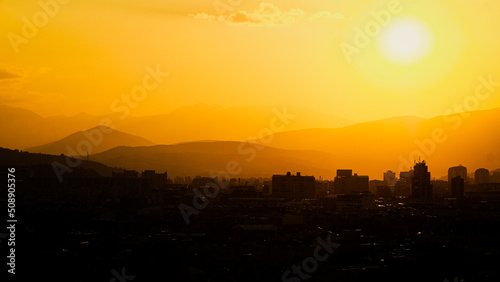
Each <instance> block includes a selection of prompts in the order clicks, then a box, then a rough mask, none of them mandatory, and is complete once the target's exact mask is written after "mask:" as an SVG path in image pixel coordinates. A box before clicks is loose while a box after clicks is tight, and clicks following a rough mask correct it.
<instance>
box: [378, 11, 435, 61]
mask: <svg viewBox="0 0 500 282" xmlns="http://www.w3.org/2000/svg"><path fill="white" fill-rule="evenodd" d="M433 45H434V38H433V34H432V32H431V31H430V28H429V27H428V26H427V25H426V24H424V23H423V22H421V21H419V20H417V19H413V18H402V19H395V20H394V21H393V22H392V23H391V24H390V25H389V26H388V27H387V28H386V29H385V30H384V32H383V33H382V34H381V36H380V37H379V41H378V49H379V52H380V53H381V54H382V55H383V56H384V58H385V59H387V60H389V61H391V62H393V63H396V64H403V65H407V64H414V63H418V62H420V61H421V60H423V59H425V58H426V57H427V56H428V55H429V54H430V52H431V51H432V49H433Z"/></svg>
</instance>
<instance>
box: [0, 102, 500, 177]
mask: <svg viewBox="0 0 500 282" xmlns="http://www.w3.org/2000/svg"><path fill="white" fill-rule="evenodd" d="M200 107H201V108H206V106H205V105H202V106H200ZM7 110H8V111H9V110H10V111H11V112H10V113H11V114H12V115H17V116H23V117H24V118H23V119H22V120H24V121H26V120H33V121H36V122H39V124H38V125H40V124H42V125H43V124H44V125H43V126H47V124H49V123H50V124H51V125H50V126H51V127H53V128H57V124H58V121H59V120H61V126H60V127H61V128H66V127H68V128H69V127H70V124H69V123H68V121H64V120H65V118H64V117H59V118H58V117H53V118H48V119H44V118H41V117H39V116H37V115H36V114H33V113H32V112H29V111H23V110H19V109H18V110H13V109H12V108H7ZM200 110H201V109H200ZM214 111H215V110H214ZM2 114H5V113H2ZM233 115H234V116H235V118H234V120H231V119H230V120H228V121H227V122H226V123H224V124H221V125H220V126H219V124H209V123H210V122H211V121H213V120H214V119H213V118H210V117H208V116H207V119H206V120H202V121H199V122H200V123H201V124H202V126H205V127H206V128H205V131H203V132H206V130H207V129H214V130H215V131H217V132H219V133H220V134H222V133H221V132H220V130H222V129H221V127H222V128H223V129H224V130H228V131H229V132H233V131H237V132H239V133H237V134H234V135H233V136H236V135H239V136H240V137H241V138H243V140H245V138H244V137H243V136H247V139H248V138H250V141H248V143H246V142H243V143H242V142H235V141H227V140H226V141H205V142H200V141H193V142H184V143H177V144H172V143H175V142H170V143H168V142H154V143H155V144H171V145H154V144H153V141H149V140H151V139H149V138H148V139H149V140H147V139H145V138H147V137H144V136H145V135H142V134H136V133H133V134H134V135H132V132H130V131H125V132H127V133H124V132H122V127H120V126H118V123H117V124H116V125H115V127H116V128H117V129H118V128H119V129H120V131H119V130H117V129H115V130H114V131H113V132H112V133H109V134H104V137H103V141H102V142H101V143H99V144H98V145H96V146H93V147H92V150H91V151H90V150H87V151H90V152H89V153H90V158H91V160H95V161H99V162H102V163H103V164H105V165H108V166H113V167H123V168H127V169H136V170H139V171H140V170H144V169H156V170H159V171H164V170H168V171H169V174H170V175H181V176H183V175H193V176H194V175H207V174H208V173H209V172H211V171H213V172H218V171H228V169H227V166H228V164H234V163H237V164H239V166H240V167H241V172H240V173H239V174H238V175H239V176H270V175H272V174H275V173H285V172H286V171H292V172H297V171H300V172H302V173H303V174H310V175H315V176H319V175H321V176H323V177H327V178H333V176H334V174H335V171H336V169H341V168H351V169H353V170H354V172H356V173H358V174H364V175H369V176H370V177H371V178H372V179H373V178H377V179H380V178H382V173H383V172H384V171H386V170H389V169H391V170H393V171H396V172H401V171H407V170H409V169H410V167H411V166H413V164H414V162H415V161H418V160H419V159H422V160H426V161H427V163H428V165H429V170H430V171H431V173H432V176H433V177H436V178H439V177H441V176H443V175H446V174H447V170H448V168H449V167H451V166H456V165H459V164H462V165H464V166H466V167H468V168H469V172H472V171H474V170H475V169H477V168H480V167H485V168H488V169H490V170H492V169H495V168H498V167H500V135H499V134H498V132H499V130H500V124H499V123H498V120H500V109H492V110H486V111H474V112H465V113H457V114H452V115H449V116H438V117H435V118H431V119H424V118H419V117H413V116H406V117H395V118H389V119H384V120H378V121H372V122H365V123H359V124H355V125H350V126H345V127H338V128H310V129H300V130H290V131H282V132H276V133H274V134H271V135H268V136H265V137H264V138H262V139H256V137H250V136H258V134H257V133H258V132H259V131H258V129H255V128H253V129H251V130H250V129H248V128H249V127H247V126H243V128H244V129H245V130H247V131H246V133H243V131H244V129H242V128H239V127H238V125H237V123H238V122H239V121H240V119H239V118H241V116H247V114H242V115H241V116H240V117H239V118H236V116H238V115H237V114H236V113H233ZM175 116H177V118H181V119H182V117H180V114H179V113H176V114H175ZM89 117H90V116H89V115H78V116H75V117H72V118H70V120H81V121H85V122H82V123H81V124H84V123H86V122H88V120H89ZM271 117H272V116H267V117H266V118H261V121H262V124H263V126H266V124H265V122H264V121H265V120H266V119H267V120H269V119H270V118H271ZM94 118H96V117H94ZM164 118H165V117H161V118H160V117H159V116H153V117H141V118H130V119H129V120H128V121H127V123H130V124H129V125H127V126H129V127H130V128H132V125H133V124H134V123H135V127H134V128H135V131H141V130H144V131H148V132H149V131H151V130H152V129H154V131H157V132H159V133H157V134H156V136H160V135H165V136H171V135H174V136H175V135H177V136H191V135H193V136H195V135H196V131H198V130H200V126H201V125H199V124H198V125H197V126H196V127H193V128H190V127H182V128H179V129H175V128H176V126H179V125H178V124H177V125H171V124H170V123H175V122H174V121H170V122H168V123H164V122H161V120H162V119H164ZM186 119H187V120H190V119H191V121H189V122H188V123H195V119H194V118H193V117H190V118H188V117H186ZM20 120H21V119H20ZM257 120H258V119H257ZM49 121H50V122H49ZM257 123H259V122H257ZM17 124H21V127H20V128H21V129H22V128H23V127H22V126H25V127H28V126H29V123H27V124H22V123H21V122H20V121H17ZM246 124H250V121H246ZM42 125H40V128H38V127H37V126H34V127H33V126H32V127H30V128H31V131H32V132H33V131H42V129H41V128H44V127H43V126H42ZM122 125H125V122H124V123H122ZM164 125H165V127H164ZM1 126H2V127H3V128H7V127H9V123H8V122H7V121H6V120H2V124H1ZM10 126H11V127H12V125H10ZM254 127H255V125H254ZM89 128H90V127H89ZM123 128H126V126H123ZM164 128H167V130H164ZM21 129H17V130H18V133H19V134H18V135H17V136H25V138H26V140H30V139H33V135H30V134H28V133H22V134H21V131H22V130H21ZM254 129H255V130H254ZM4 130H5V129H4ZM108 130H109V128H107V127H92V128H91V129H87V130H84V131H79V132H76V133H70V134H69V135H67V136H65V137H64V136H63V137H61V138H54V137H51V138H53V139H52V140H50V141H48V142H47V144H45V145H41V146H36V147H30V148H28V149H27V150H28V151H30V152H42V153H50V154H54V155H60V154H67V155H84V154H82V153H78V152H77V153H73V154H71V152H68V151H67V150H66V149H67V147H68V146H69V147H71V148H74V151H78V150H77V148H78V146H79V144H81V142H82V140H83V141H85V140H87V141H88V142H89V143H90V144H92V142H90V141H92V140H93V139H92V138H91V137H90V139H89V137H88V136H89V135H91V134H89V132H96V131H108ZM240 131H241V132H240ZM5 132H8V131H5ZM190 134H191V135H190ZM245 134H246V135H245ZM48 136H51V135H50V134H48V135H47V136H45V138H46V139H48V138H49V137H48ZM139 136H141V137H139ZM198 136H199V135H198ZM204 136H210V135H204ZM220 136H222V135H220ZM18 138H20V137H18ZM184 138H186V137H184ZM193 138H194V137H193ZM158 139H161V140H163V139H162V138H158ZM165 139H167V140H178V139H179V138H178V137H176V138H170V139H169V138H166V137H165ZM197 139H198V140H200V139H202V138H197ZM203 139H206V140H210V139H212V138H203ZM15 140H16V139H15V138H14V137H13V136H8V135H2V137H1V138H0V141H1V142H2V143H0V144H1V146H4V147H9V146H8V144H12V142H14V141H15ZM193 140H196V139H193ZM212 140H216V139H215V138H214V139H212ZM94 141H95V140H94ZM9 142H10V143H9ZM89 143H87V144H89ZM80 146H81V145H80ZM10 148H16V147H10ZM80 151H82V152H85V150H83V149H82V150H80ZM254 155H255V156H254ZM249 160H250V161H249Z"/></svg>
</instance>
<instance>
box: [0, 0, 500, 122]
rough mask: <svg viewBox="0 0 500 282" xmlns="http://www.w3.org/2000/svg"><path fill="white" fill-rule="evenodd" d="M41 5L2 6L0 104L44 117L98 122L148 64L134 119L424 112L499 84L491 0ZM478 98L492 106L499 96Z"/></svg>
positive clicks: (106, 0) (98, 0)
mask: <svg viewBox="0 0 500 282" xmlns="http://www.w3.org/2000/svg"><path fill="white" fill-rule="evenodd" d="M41 2H42V3H48V4H47V5H46V7H42V6H40V4H39V1H18V0H3V1H0V27H1V31H2V34H3V39H2V40H0V54H1V60H0V104H6V105H10V106H15V107H23V108H26V109H30V110H32V111H35V112H36V113H39V114H41V115H42V116H49V115H59V114H65V115H74V114H77V113H79V112H87V113H91V114H107V113H110V112H112V104H113V101H115V100H116V99H117V98H120V97H121V95H122V94H123V93H125V94H129V93H130V92H131V91H132V90H133V89H134V87H136V86H138V85H139V86H140V85H142V84H143V79H144V77H145V76H146V75H148V71H147V70H146V68H147V67H148V66H149V67H151V68H153V69H154V68H157V67H159V68H160V69H161V71H162V72H168V73H169V76H168V77H166V78H164V79H162V81H161V83H159V85H158V87H154V89H151V90H149V91H148V93H147V97H146V98H145V99H144V100H143V101H140V102H139V103H137V106H136V107H135V108H134V109H133V110H132V114H134V115H150V114H158V113H167V112H171V111H173V110H175V109H177V108H179V107H182V106H185V105H192V104H196V103H200V102H202V103H208V104H217V105H221V106H224V107H231V106H237V105H258V106H259V105H288V106H295V107H297V106H300V107H305V108H308V109H311V110H314V111H318V112H323V113H328V114H335V115H337V116H340V117H342V118H345V119H349V120H352V121H354V122H361V121H367V120H374V119H379V118H385V117H390V116H399V115H417V116H421V117H432V116H437V115H441V114H443V113H445V112H446V111H447V110H448V109H450V108H453V106H454V104H459V103H463V101H464V99H466V98H467V97H469V96H470V95H473V94H474V91H475V88H476V87H477V85H478V84H479V81H478V77H479V76H483V77H488V76H491V77H492V78H493V80H495V81H500V68H499V67H498V65H499V63H500V52H498V50H500V37H499V36H498V34H499V29H500V18H499V17H498V14H499V12H500V3H499V2H498V1H494V0H477V1H472V0H460V1H456V0H453V1H451V0H449V1H439V3H436V2H437V1H428V0H419V1H411V0H400V1H395V0H389V1H388V0H385V1H340V0H332V1H319V0H307V1H306V0H286V1H285V0H276V1H271V0H268V1H265V2H258V1H257V2H256V1H248V0H221V1H215V2H212V1H211V0H207V1H199V0H183V1H164V0H143V1H132V0H86V1H75V0H74V1H62V0H61V1H57V2H56V1H55V0H53V1H51V0H42V1H41ZM65 2H68V3H65ZM351 2H353V3H351ZM214 3H215V5H214ZM221 3H226V4H221ZM227 3H229V4H227ZM387 12H389V13H390V19H389V20H387V18H386V21H385V22H384V21H383V20H382V22H377V21H376V18H375V16H374V14H375V15H379V16H380V15H387V14H386V13H387ZM382 19H383V18H382ZM379 20H380V19H379ZM26 22H29V24H27V23H26ZM37 23H38V24H37ZM31 24H32V25H33V26H31V27H34V29H30V27H29V25H31ZM367 28H368V30H369V31H370V28H371V32H372V33H373V35H374V36H365V35H366V30H367ZM359 30H362V31H363V33H364V34H365V35H359V33H358V31H359ZM360 36H361V37H363V36H365V37H364V39H368V42H366V40H365V41H364V43H363V44H361V45H360V44H356V42H357V41H356V38H357V39H358V41H360V38H361V37H360ZM403 37H404V38H405V40H406V41H405V42H402V38H403ZM361 41H363V40H361ZM408 42H410V43H411V44H409V43H408ZM358 43H359V42H358ZM365 43H366V44H365ZM346 44H347V45H349V46H351V47H355V48H356V53H353V55H352V56H349V58H347V57H346V55H345V50H346V49H345V46H347V45H346ZM362 45H366V46H362ZM342 46H344V47H342ZM351 47H349V48H351ZM342 48H344V49H342ZM343 50H344V51H343ZM349 50H353V49H349ZM496 94H498V91H497V92H496ZM480 102H481V103H480V104H479V105H478V106H477V107H475V108H474V109H489V108H495V107H500V98H499V97H498V95H493V96H492V97H490V98H489V99H484V100H481V101H480Z"/></svg>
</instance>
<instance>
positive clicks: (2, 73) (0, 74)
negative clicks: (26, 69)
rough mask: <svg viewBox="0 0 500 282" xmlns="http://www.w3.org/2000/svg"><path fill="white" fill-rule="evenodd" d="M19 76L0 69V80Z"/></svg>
mask: <svg viewBox="0 0 500 282" xmlns="http://www.w3.org/2000/svg"><path fill="white" fill-rule="evenodd" d="M18 77H19V75H18V74H15V73H13V72H10V71H7V70H3V69H0V79H11V78H18Z"/></svg>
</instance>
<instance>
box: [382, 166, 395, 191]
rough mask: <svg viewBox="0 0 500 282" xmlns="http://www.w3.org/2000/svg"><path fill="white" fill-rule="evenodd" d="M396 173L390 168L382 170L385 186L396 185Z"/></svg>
mask: <svg viewBox="0 0 500 282" xmlns="http://www.w3.org/2000/svg"><path fill="white" fill-rule="evenodd" d="M396 181H397V179H396V173H395V172H393V171H392V170H388V171H386V172H384V182H385V183H386V185H387V186H390V187H394V186H395V185H396Z"/></svg>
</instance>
